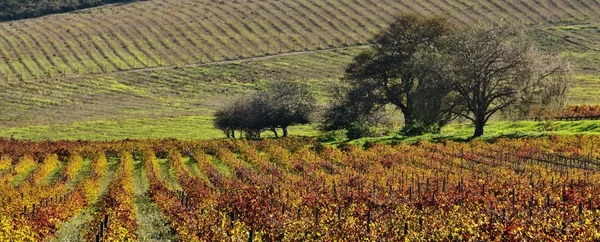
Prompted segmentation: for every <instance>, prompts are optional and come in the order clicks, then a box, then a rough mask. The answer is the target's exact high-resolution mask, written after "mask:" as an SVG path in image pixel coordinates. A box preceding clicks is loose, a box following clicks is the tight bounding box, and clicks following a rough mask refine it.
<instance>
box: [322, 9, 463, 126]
mask: <svg viewBox="0 0 600 242" xmlns="http://www.w3.org/2000/svg"><path fill="white" fill-rule="evenodd" d="M451 29H452V27H451V24H449V23H448V21H447V20H446V19H444V18H438V17H423V16H419V15H412V14H408V15H401V16H399V17H396V18H395V20H394V21H393V22H392V23H391V24H390V26H389V27H388V28H386V29H384V30H383V31H381V32H380V33H379V34H377V35H376V36H375V37H374V38H373V40H372V43H373V44H372V46H371V48H369V49H368V50H365V51H364V52H362V53H361V54H359V55H358V56H356V57H355V58H354V60H353V61H352V63H351V64H350V65H349V66H348V67H347V69H346V74H345V76H344V78H343V80H344V82H345V84H346V91H345V92H344V93H343V94H344V95H345V96H343V97H342V98H339V95H338V98H337V99H336V101H337V102H336V103H335V105H332V106H331V107H330V108H329V109H328V110H327V111H326V112H325V118H324V125H323V126H322V127H323V128H322V129H324V130H334V129H340V128H347V127H346V126H348V125H349V124H350V123H352V122H355V121H357V120H358V119H361V118H362V119H364V118H365V116H369V115H371V114H373V113H375V112H376V111H377V110H380V109H381V108H383V107H385V106H386V105H393V106H395V107H396V108H397V109H399V110H400V111H401V112H402V114H403V116H404V122H405V125H407V126H413V125H421V123H422V122H423V121H425V122H426V123H427V124H425V125H428V124H430V122H428V121H430V120H423V119H419V117H421V116H415V114H416V113H417V114H422V113H425V112H427V110H428V109H420V110H416V109H417V108H419V107H422V105H421V106H420V104H422V103H419V102H420V101H424V100H427V98H425V99H422V97H423V95H426V94H427V92H422V91H421V90H423V89H424V88H425V87H427V88H432V87H434V86H435V83H437V82H435V80H434V79H432V77H433V76H432V75H430V71H429V67H428V66H427V65H426V64H427V63H428V61H429V59H430V58H429V57H430V56H431V55H430V54H431V53H435V52H438V49H439V48H440V44H441V43H443V41H441V40H443V39H444V38H446V37H448V35H450V31H451ZM433 89H435V90H436V91H439V92H440V93H442V92H443V90H441V89H439V88H433ZM336 94H339V93H336ZM442 96H443V95H442ZM435 106H439V105H437V104H435V105H428V106H427V107H428V108H431V107H435ZM434 123H435V122H434Z"/></svg>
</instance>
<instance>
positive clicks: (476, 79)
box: [439, 23, 570, 138]
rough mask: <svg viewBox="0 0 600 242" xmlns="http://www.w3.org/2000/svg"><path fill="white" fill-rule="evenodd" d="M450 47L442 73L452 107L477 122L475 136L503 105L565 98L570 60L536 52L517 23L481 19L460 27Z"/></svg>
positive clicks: (524, 106) (508, 106) (504, 106)
mask: <svg viewBox="0 0 600 242" xmlns="http://www.w3.org/2000/svg"><path fill="white" fill-rule="evenodd" d="M449 46H450V47H449V49H448V51H449V52H448V55H447V56H446V57H447V59H446V60H445V61H444V63H445V64H444V66H445V67H444V68H443V69H442V70H441V72H440V73H441V74H440V76H439V77H440V78H443V79H445V80H446V81H447V83H449V84H450V86H451V89H452V90H453V94H452V95H451V98H452V99H453V102H452V103H453V106H452V112H453V113H454V114H455V115H458V116H460V117H463V118H465V119H468V120H470V121H472V122H473V123H474V125H475V132H474V134H473V138H475V137H479V136H481V135H483V133H484V126H485V124H486V123H487V122H488V120H489V119H490V117H492V115H494V114H496V113H497V112H499V111H501V110H505V109H508V108H511V107H517V108H521V109H526V108H527V107H530V106H531V105H532V104H535V103H541V102H543V101H545V100H549V99H554V100H560V99H562V98H563V97H564V92H565V88H564V87H565V83H567V82H568V81H569V77H570V75H569V72H570V68H569V65H568V63H567V62H565V61H551V60H550V59H549V58H547V57H545V56H543V55H542V54H540V53H538V51H537V50H536V48H535V46H534V45H533V44H532V42H530V41H528V40H527V39H526V38H525V36H524V34H523V33H522V31H520V30H519V29H518V28H516V27H514V26H511V25H508V24H504V23H500V24H477V25H474V26H471V27H468V28H465V29H463V30H461V31H457V32H456V34H455V36H454V37H453V38H452V39H451V41H450V45H449ZM559 102H560V101H559Z"/></svg>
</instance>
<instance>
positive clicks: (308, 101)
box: [213, 81, 316, 138]
mask: <svg viewBox="0 0 600 242" xmlns="http://www.w3.org/2000/svg"><path fill="white" fill-rule="evenodd" d="M315 110H316V99H315V97H314V95H313V94H312V92H311V91H310V90H309V88H308V86H307V85H306V84H302V83H300V82H292V81H279V82H276V83H273V84H272V85H271V86H269V87H268V88H267V89H266V90H263V91H258V92H257V93H256V94H255V95H254V96H252V97H247V98H242V99H239V100H237V101H236V102H234V103H233V104H231V105H229V106H226V107H223V108H222V109H220V110H218V111H217V112H215V119H214V122H213V123H214V126H215V127H216V128H218V129H220V130H222V131H223V133H224V134H225V135H226V136H227V138H235V130H240V131H243V132H244V133H245V134H246V137H247V138H260V135H261V133H262V132H263V131H264V130H267V129H268V130H271V131H272V132H273V133H274V134H275V136H276V137H278V136H279V134H278V133H277V129H278V128H281V129H282V130H283V136H284V137H286V136H288V134H289V132H288V127H289V126H292V125H297V124H307V123H309V122H310V120H311V116H312V114H313V113H314V111H315Z"/></svg>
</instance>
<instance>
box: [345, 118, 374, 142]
mask: <svg viewBox="0 0 600 242" xmlns="http://www.w3.org/2000/svg"><path fill="white" fill-rule="evenodd" d="M375 134H376V132H375V130H374V129H373V127H372V126H371V125H369V123H368V122H364V121H363V122H361V121H355V122H352V123H350V125H349V126H348V128H347V129H346V137H348V139H351V140H354V139H359V138H363V137H372V136H375Z"/></svg>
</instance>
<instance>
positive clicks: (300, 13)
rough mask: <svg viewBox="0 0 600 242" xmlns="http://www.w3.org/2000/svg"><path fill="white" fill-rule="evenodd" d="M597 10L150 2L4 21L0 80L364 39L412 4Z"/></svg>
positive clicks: (556, 12) (310, 0) (588, 4)
mask: <svg viewBox="0 0 600 242" xmlns="http://www.w3.org/2000/svg"><path fill="white" fill-rule="evenodd" d="M598 9H600V3H599V2H598V1H595V0H582V1H562V0H543V1H534V2H524V1H515V0H511V1H502V2H498V1H490V0H478V1H472V2H469V3H467V2H464V1H457V0H450V1H440V0H428V1H419V2H414V1H390V0H369V1H346V0H337V1H323V0H301V1H274V0H269V1H221V2H214V1H210V0H202V1H194V0H184V1H180V0H156V1H147V2H139V3H130V4H124V5H115V6H109V7H101V8H96V9H91V10H82V11H78V12H74V13H68V14H59V15H51V16H45V17H42V18H37V19H27V20H22V21H13V22H6V23H0V60H3V61H2V62H0V79H4V80H6V79H8V80H10V79H28V80H30V79H40V78H54V77H57V76H64V75H74V76H80V75H84V74H94V73H106V72H116V71H124V70H132V69H140V68H154V67H169V66H184V65H190V64H202V63H212V62H219V61H224V60H234V59H244V58H249V57H259V56H265V55H267V56H268V55H272V54H279V53H288V52H301V51H311V50H319V49H329V48H336V47H343V46H354V45H365V44H368V40H369V39H370V38H371V37H372V35H373V34H374V33H375V32H377V31H379V30H381V29H382V28H383V27H384V26H386V24H387V22H388V21H389V20H390V19H391V17H392V16H394V15H397V14H399V13H407V12H415V13H420V14H427V15H432V14H440V15H444V16H448V17H450V18H451V19H453V20H455V21H456V22H457V23H459V24H465V23H472V22H474V21H477V20H480V19H484V20H492V21H496V20H499V19H501V18H505V19H510V20H514V21H518V22H522V23H525V24H536V25H537V24H547V23H560V22H561V21H566V22H568V21H594V20H597V19H596V16H598V13H599V12H598ZM584 27H585V26H584ZM590 27H592V28H593V29H592V31H591V32H592V34H586V36H575V35H574V36H573V39H572V40H569V41H570V42H573V43H575V44H579V41H580V40H581V39H582V38H581V37H584V38H583V40H584V41H587V39H586V37H592V38H593V39H596V35H595V32H594V30H595V27H596V26H590ZM542 32H543V33H541V34H547V33H546V32H552V30H543V29H542ZM563 36H564V35H563ZM563 36H555V37H558V38H562V37H563ZM592 42H593V41H592Z"/></svg>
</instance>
